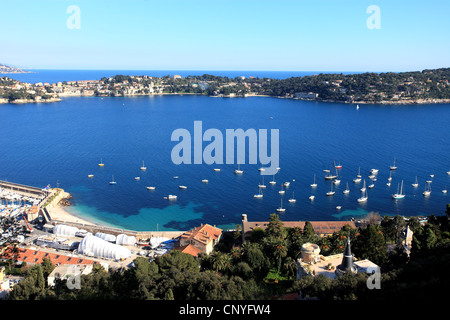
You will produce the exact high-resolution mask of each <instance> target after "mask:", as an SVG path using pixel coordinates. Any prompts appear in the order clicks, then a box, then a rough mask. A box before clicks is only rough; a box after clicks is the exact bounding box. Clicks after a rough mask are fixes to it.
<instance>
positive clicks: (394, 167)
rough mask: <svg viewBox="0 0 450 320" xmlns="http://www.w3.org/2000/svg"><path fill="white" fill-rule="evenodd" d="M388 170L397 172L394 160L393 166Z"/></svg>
mask: <svg viewBox="0 0 450 320" xmlns="http://www.w3.org/2000/svg"><path fill="white" fill-rule="evenodd" d="M389 169H390V170H397V167H396V165H395V158H394V165H393V166H390V167H389Z"/></svg>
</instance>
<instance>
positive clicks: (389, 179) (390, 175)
mask: <svg viewBox="0 0 450 320" xmlns="http://www.w3.org/2000/svg"><path fill="white" fill-rule="evenodd" d="M388 181H389V182H391V181H392V174H391V171H389V178H388Z"/></svg>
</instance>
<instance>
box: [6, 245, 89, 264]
mask: <svg viewBox="0 0 450 320" xmlns="http://www.w3.org/2000/svg"><path fill="white" fill-rule="evenodd" d="M17 249H18V252H17V253H16V254H14V253H13V251H12V248H11V247H8V248H6V249H5V251H4V252H3V254H2V255H1V256H0V258H1V259H8V260H9V259H14V260H17V261H23V262H26V263H27V264H28V263H31V264H40V263H42V260H43V259H44V258H48V259H50V261H51V262H52V263H53V264H54V265H65V264H94V260H90V259H84V258H79V257H71V256H67V255H62V254H58V253H50V252H46V251H40V250H34V249H25V248H17Z"/></svg>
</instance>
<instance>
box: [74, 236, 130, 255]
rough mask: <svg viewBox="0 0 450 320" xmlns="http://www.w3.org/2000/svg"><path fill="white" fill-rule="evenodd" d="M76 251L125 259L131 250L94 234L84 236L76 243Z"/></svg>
mask: <svg viewBox="0 0 450 320" xmlns="http://www.w3.org/2000/svg"><path fill="white" fill-rule="evenodd" d="M78 252H79V253H80V254H84V255H87V256H94V257H101V258H107V259H115V260H120V259H126V258H129V257H130V256H131V251H130V250H128V249H127V248H125V247H122V246H119V245H116V244H113V243H110V242H108V241H106V240H103V239H101V238H99V237H96V236H86V237H84V238H83V240H81V242H80V244H79V245H78Z"/></svg>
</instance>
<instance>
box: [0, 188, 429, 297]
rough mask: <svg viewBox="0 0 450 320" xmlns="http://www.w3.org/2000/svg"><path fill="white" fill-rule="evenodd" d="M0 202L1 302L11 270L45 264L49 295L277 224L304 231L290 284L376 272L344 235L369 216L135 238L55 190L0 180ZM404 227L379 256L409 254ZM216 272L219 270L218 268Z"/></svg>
mask: <svg viewBox="0 0 450 320" xmlns="http://www.w3.org/2000/svg"><path fill="white" fill-rule="evenodd" d="M0 199H1V205H0V215H1V240H0V261H1V264H2V265H1V266H0V284H1V292H0V297H1V298H4V299H6V298H8V296H9V294H10V293H11V292H12V291H13V290H14V287H15V286H17V285H18V284H19V283H20V282H21V280H22V279H24V274H25V273H24V272H23V271H20V272H18V271H17V270H27V269H30V268H33V266H39V265H44V264H49V265H51V266H52V271H51V272H50V273H49V274H48V275H47V277H46V287H49V288H53V287H55V285H56V284H57V283H59V282H58V281H65V282H67V286H68V288H70V285H71V281H72V280H73V279H78V281H79V278H76V277H81V276H88V275H89V274H92V273H93V272H96V270H98V268H102V270H106V271H108V270H109V272H114V270H126V269H133V268H135V267H136V265H135V262H136V261H137V260H136V259H145V260H146V261H148V262H150V263H151V262H155V261H159V260H158V258H159V257H163V256H165V255H169V254H172V255H173V253H174V252H179V253H182V254H185V255H188V256H191V257H192V258H194V259H205V260H206V261H207V259H210V257H215V256H216V255H217V254H218V250H219V249H218V248H219V247H222V246H223V243H224V241H225V242H229V241H230V239H233V240H232V243H233V245H232V246H233V249H232V250H234V251H235V252H238V251H239V250H248V249H244V248H247V247H248V246H249V245H250V244H251V243H254V241H255V240H256V241H257V239H258V237H260V236H261V235H259V236H258V234H261V232H262V233H268V232H273V230H272V229H273V228H274V226H276V225H277V224H278V227H276V228H280V227H281V226H282V227H283V228H286V230H293V231H294V232H300V234H303V236H305V237H306V235H307V233H308V232H309V235H308V237H307V238H305V239H304V241H301V243H299V244H298V249H297V250H299V255H298V257H297V258H296V260H295V261H293V263H294V264H295V270H296V271H295V273H294V274H292V275H291V276H292V279H296V280H297V281H301V280H302V279H303V278H305V277H316V278H317V277H318V276H319V275H322V276H325V277H326V278H328V279H330V280H333V279H338V278H339V277H343V276H344V275H345V274H346V273H348V272H349V273H351V274H358V273H359V274H366V275H371V274H372V273H373V272H375V271H377V270H378V271H379V270H380V267H379V266H378V265H377V264H376V263H375V262H373V261H371V260H370V259H368V258H367V257H366V258H364V257H363V258H355V256H354V254H352V249H351V243H350V237H349V235H350V234H351V235H352V238H353V239H355V238H356V239H357V238H358V236H359V234H360V233H363V232H364V231H363V230H364V228H369V226H371V225H372V226H377V225H378V227H376V228H378V229H379V226H380V223H381V225H382V223H383V221H382V220H381V218H380V217H379V216H377V215H369V216H368V217H366V218H363V219H359V220H355V219H351V220H349V221H310V222H308V221H283V222H281V221H279V220H278V218H277V216H276V215H275V214H273V215H271V217H270V219H269V220H268V221H249V220H248V218H247V215H246V214H243V215H242V219H241V224H240V225H238V226H237V227H236V229H234V230H222V229H220V228H218V227H216V226H214V225H209V224H201V225H198V226H197V227H194V228H192V229H190V230H186V231H160V232H155V231H139V232H138V231H132V230H124V229H119V228H112V227H108V226H104V225H101V224H96V223H92V222H89V221H86V220H83V219H81V218H79V217H76V216H73V215H71V214H70V213H68V212H67V211H66V210H65V205H68V204H70V194H68V193H66V192H64V190H62V189H59V188H49V186H46V187H44V188H37V187H31V186H26V185H20V184H16V183H12V182H7V181H0ZM395 219H397V218H395ZM395 219H388V221H394V220H395ZM408 221H409V219H406V218H400V220H398V219H397V221H396V222H395V223H397V224H398V225H397V226H396V227H395V228H396V232H397V238H396V241H395V242H393V243H392V244H391V245H388V246H386V245H385V244H383V245H382V246H385V248H386V249H385V250H387V251H389V250H391V251H392V250H398V248H401V250H402V251H403V254H404V255H406V256H409V255H410V253H411V249H412V246H413V244H412V242H413V231H412V230H411V229H412V227H413V225H412V224H410V222H411V223H412V220H411V221H410V222H408ZM414 221H415V222H416V223H418V226H415V228H418V227H420V226H426V225H427V218H426V217H419V218H415V219H414ZM385 223H386V222H385ZM389 223H391V222H389ZM410 226H411V227H410ZM420 228H421V227H420ZM308 229H309V231H308ZM271 230H272V231H271ZM296 230H298V231H296ZM280 231H281V230H280ZM280 231H278V232H280ZM380 232H381V231H379V232H378V233H380ZM236 235H238V236H236ZM333 238H337V239H338V243H337V245H336V250H334V251H329V250H328V246H332V245H331V243H330V241H331V239H333ZM278 241H279V240H278ZM311 241H312V242H311ZM333 241H334V240H333ZM364 241H365V240H364ZM315 242H318V243H319V244H317V243H315ZM367 245H368V246H369V247H370V246H372V245H374V244H373V243H372V244H370V243H368V244H367ZM399 245H400V247H399ZM356 246H357V247H358V242H357V243H356ZM389 248H390V249H389ZM236 250H238V251H236ZM321 250H322V251H323V252H321ZM327 252H330V253H328V254H327ZM372 257H375V258H376V256H372ZM12 266H13V267H12ZM229 267H231V266H229ZM217 268H218V269H217V270H221V269H220V268H224V267H219V266H218V267H217ZM12 270H16V272H14V271H12ZM224 271H225V270H222V272H224ZM272 272H273V271H272ZM17 273H18V274H17ZM21 274H22V275H21ZM270 279H271V278H270V277H266V283H267V281H269V283H272V281H275V282H274V283H278V281H279V280H277V279H276V278H275V279H272V280H270ZM72 284H73V283H72ZM291 298H294V299H301V293H300V292H295V294H294V295H292V294H288V295H285V296H283V299H291Z"/></svg>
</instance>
